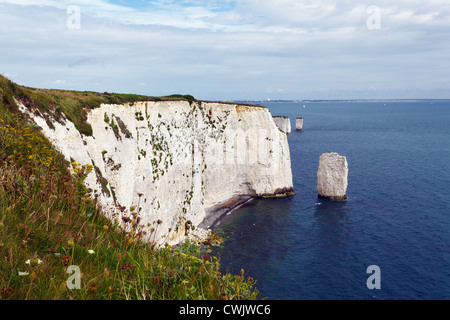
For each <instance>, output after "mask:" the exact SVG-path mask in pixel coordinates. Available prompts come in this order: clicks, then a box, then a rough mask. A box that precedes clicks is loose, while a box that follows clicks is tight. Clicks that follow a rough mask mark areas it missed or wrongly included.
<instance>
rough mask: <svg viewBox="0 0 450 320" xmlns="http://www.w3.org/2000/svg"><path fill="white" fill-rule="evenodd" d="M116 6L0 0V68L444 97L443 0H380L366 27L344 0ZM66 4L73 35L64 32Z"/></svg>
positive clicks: (248, 93) (158, 87) (287, 90)
mask: <svg viewBox="0 0 450 320" xmlns="http://www.w3.org/2000/svg"><path fill="white" fill-rule="evenodd" d="M115 2H116V3H111V2H107V1H102V0H95V1H87V0H84V1H52V0H44V1H39V2H36V1H29V0H23V1H19V0H0V30H5V31H3V32H0V41H1V43H2V44H3V47H2V50H1V51H0V61H2V64H1V66H0V73H8V74H10V75H12V77H13V80H16V81H18V82H19V83H22V84H25V85H32V86H41V87H42V86H44V87H54V86H56V85H57V86H58V87H61V88H67V89H80V90H89V89H92V88H93V87H94V86H95V87H96V89H97V90H100V91H120V92H135V93H144V94H150V95H158V94H167V93H168V92H169V93H170V92H172V93H173V92H180V93H192V94H194V95H196V96H198V97H199V98H204V99H233V98H258V97H259V96H260V95H263V96H264V97H265V96H266V94H267V88H272V89H271V94H273V95H274V96H273V97H272V98H302V97H303V96H302V95H303V94H314V93H316V94H321V95H324V94H325V92H326V91H327V90H328V92H331V93H333V92H334V93H333V94H341V95H344V94H349V93H352V92H359V93H361V92H362V91H363V90H366V91H368V92H369V93H370V94H373V93H374V92H389V94H392V92H395V89H399V90H400V89H401V90H408V89H411V91H410V93H411V94H414V92H417V90H416V89H417V88H425V87H426V88H430V89H435V88H439V89H441V95H446V94H447V95H449V93H450V90H449V89H450V88H449V85H448V83H450V62H449V61H448V56H450V46H449V45H448V40H447V39H448V38H449V36H450V34H449V30H450V5H449V4H447V2H446V1H438V0H434V1H427V2H423V1H406V0H395V1H394V0H391V1H387V0H379V1H377V3H378V4H377V5H378V6H379V7H380V9H381V21H382V24H381V26H382V27H381V29H380V30H373V31H371V30H368V29H367V27H366V20H367V18H368V14H367V12H366V9H367V7H368V5H369V4H367V5H363V4H361V3H360V2H359V3H357V2H355V1H349V0H347V1H342V0H341V1H339V2H338V1H337V0H335V1H325V0H314V1H313V0H302V1H297V0H278V1H269V0H258V1H256V0H245V1H243V0H237V1H200V0H197V1H195V0H191V1H171V0H159V1H149V2H148V5H143V6H139V7H134V8H133V7H130V6H127V5H126V3H127V2H126V1H123V2H121V3H122V4H117V1H115ZM74 4H75V5H79V6H80V8H81V29H80V30H69V29H67V27H66V20H67V18H68V15H67V12H66V8H67V6H69V5H74ZM419 75H420V76H419ZM61 79H64V80H61ZM424 79H426V81H427V82H426V83H424ZM144 84H145V85H144ZM367 88H377V89H376V90H375V89H367ZM335 89H339V90H335ZM336 92H337V93H336ZM430 94H432V95H435V94H436V90H433V91H432V93H430ZM449 96H450V95H449ZM305 98H310V97H305Z"/></svg>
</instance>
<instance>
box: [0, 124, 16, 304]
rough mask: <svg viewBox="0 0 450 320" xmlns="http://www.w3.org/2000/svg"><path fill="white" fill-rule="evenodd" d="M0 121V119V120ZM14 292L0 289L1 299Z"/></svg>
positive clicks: (8, 289)
mask: <svg viewBox="0 0 450 320" xmlns="http://www.w3.org/2000/svg"><path fill="white" fill-rule="evenodd" d="M0 120H1V119H0ZM13 292H14V290H13V289H12V288H9V287H4V288H1V289H0V296H2V297H3V298H8V297H9V296H10V295H12V294H13Z"/></svg>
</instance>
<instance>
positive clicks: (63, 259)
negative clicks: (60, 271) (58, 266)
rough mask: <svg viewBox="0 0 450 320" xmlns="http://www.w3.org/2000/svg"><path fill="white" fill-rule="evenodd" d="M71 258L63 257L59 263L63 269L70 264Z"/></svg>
mask: <svg viewBox="0 0 450 320" xmlns="http://www.w3.org/2000/svg"><path fill="white" fill-rule="evenodd" d="M70 260H71V257H70V256H64V257H62V258H61V263H62V264H63V266H64V267H67V266H68V265H69V263H70Z"/></svg>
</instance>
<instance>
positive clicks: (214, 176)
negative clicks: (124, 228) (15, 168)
mask: <svg viewBox="0 0 450 320" xmlns="http://www.w3.org/2000/svg"><path fill="white" fill-rule="evenodd" d="M16 102H17V104H18V105H19V110H20V111H21V112H22V113H24V114H25V115H27V116H28V117H29V118H30V119H31V120H32V121H34V122H35V123H36V124H37V125H38V126H39V127H40V128H41V130H42V132H43V133H44V135H45V136H46V137H47V138H48V139H49V140H50V141H51V142H52V143H53V145H54V146H55V147H56V148H57V149H58V150H59V151H60V152H61V153H62V154H63V155H64V156H65V158H66V159H67V160H68V161H70V162H71V163H72V165H73V166H78V165H87V164H89V165H92V166H93V168H94V170H92V172H91V173H90V174H89V175H88V177H87V178H86V184H87V186H88V187H89V188H91V189H92V190H93V194H95V195H96V199H97V201H98V203H99V204H100V205H101V207H102V209H103V211H104V212H105V214H106V215H107V216H108V217H109V218H110V219H121V218H122V217H123V215H124V212H125V210H124V208H130V207H133V206H134V207H137V208H138V212H139V215H140V218H141V223H142V225H145V226H147V228H148V229H150V228H153V229H156V231H154V232H153V233H152V237H154V239H156V242H158V243H159V244H163V243H168V244H177V243H179V242H180V241H183V240H184V239H185V237H186V236H187V234H188V233H189V230H192V229H193V228H192V227H194V228H195V227H197V226H199V225H200V224H201V223H202V222H204V221H205V219H207V218H208V217H209V215H210V212H211V208H214V207H217V206H220V204H221V203H224V202H226V201H228V200H229V199H233V198H236V197H239V196H255V197H268V196H280V195H288V194H292V193H293V182H292V172H291V162H290V153H289V146H288V142H287V137H286V134H284V133H283V132H281V131H280V130H279V129H278V128H277V126H276V125H275V123H274V120H273V118H272V116H271V114H270V112H269V110H268V109H267V108H265V107H261V106H248V105H239V104H231V103H217V102H202V101H195V100H189V101H186V100H179V101H175V100H174V101H136V102H130V103H124V104H105V103H102V104H100V106H99V107H95V108H89V109H85V110H84V112H85V116H84V121H85V122H86V124H87V125H88V127H89V128H91V129H90V130H89V134H86V133H84V132H80V130H79V128H77V126H76V125H75V124H74V123H73V122H72V121H70V120H69V119H68V117H67V116H66V115H65V114H64V113H60V112H51V111H48V112H46V111H43V110H42V108H39V107H38V106H37V105H36V104H33V103H31V102H30V101H23V100H21V99H20V97H17V98H16ZM56 110H57V109H56ZM119 221H120V220H119Z"/></svg>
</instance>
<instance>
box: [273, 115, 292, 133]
mask: <svg viewBox="0 0 450 320" xmlns="http://www.w3.org/2000/svg"><path fill="white" fill-rule="evenodd" d="M273 121H275V124H276V125H277V127H278V128H280V130H281V131H283V132H285V133H287V134H290V133H291V120H290V119H289V118H288V117H283V116H276V117H273Z"/></svg>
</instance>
